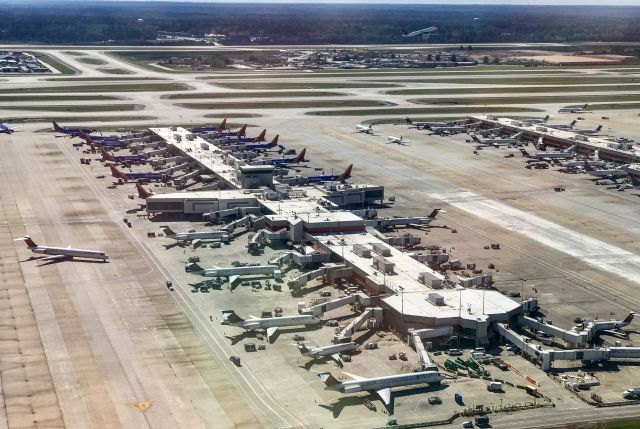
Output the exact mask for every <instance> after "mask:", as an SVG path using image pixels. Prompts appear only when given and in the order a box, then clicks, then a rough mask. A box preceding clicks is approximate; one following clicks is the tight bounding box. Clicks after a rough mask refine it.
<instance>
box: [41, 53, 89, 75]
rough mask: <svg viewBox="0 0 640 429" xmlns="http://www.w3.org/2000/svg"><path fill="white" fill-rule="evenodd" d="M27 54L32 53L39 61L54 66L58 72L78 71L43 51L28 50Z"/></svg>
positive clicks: (73, 72)
mask: <svg viewBox="0 0 640 429" xmlns="http://www.w3.org/2000/svg"><path fill="white" fill-rule="evenodd" d="M29 54H31V55H33V56H34V57H36V58H37V59H39V60H40V61H42V62H43V63H45V64H49V65H50V66H51V67H53V68H55V69H56V70H58V71H59V72H60V74H78V71H77V70H76V69H74V68H72V67H70V66H68V65H67V64H65V63H63V62H62V61H58V60H57V59H56V58H55V57H52V56H51V55H49V54H45V53H43V52H29Z"/></svg>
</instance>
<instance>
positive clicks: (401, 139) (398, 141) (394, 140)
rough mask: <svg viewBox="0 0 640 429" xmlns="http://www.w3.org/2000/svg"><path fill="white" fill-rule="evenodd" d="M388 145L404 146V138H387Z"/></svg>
mask: <svg viewBox="0 0 640 429" xmlns="http://www.w3.org/2000/svg"><path fill="white" fill-rule="evenodd" d="M387 143H396V144H404V141H403V137H402V136H400V137H394V136H387Z"/></svg>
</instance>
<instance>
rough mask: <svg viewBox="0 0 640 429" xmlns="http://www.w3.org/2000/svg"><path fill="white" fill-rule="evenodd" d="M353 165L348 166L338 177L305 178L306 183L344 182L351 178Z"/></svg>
mask: <svg viewBox="0 0 640 429" xmlns="http://www.w3.org/2000/svg"><path fill="white" fill-rule="evenodd" d="M352 169H353V164H349V166H348V167H347V169H346V170H344V173H342V174H339V175H328V176H327V175H321V176H309V177H307V183H322V182H344V181H346V180H347V179H348V178H350V177H351V170H352Z"/></svg>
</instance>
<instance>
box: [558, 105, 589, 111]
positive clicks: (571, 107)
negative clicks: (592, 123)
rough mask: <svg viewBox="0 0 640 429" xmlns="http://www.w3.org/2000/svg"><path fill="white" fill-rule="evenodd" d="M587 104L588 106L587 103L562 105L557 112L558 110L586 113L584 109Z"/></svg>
mask: <svg viewBox="0 0 640 429" xmlns="http://www.w3.org/2000/svg"><path fill="white" fill-rule="evenodd" d="M587 106H588V104H584V105H583V106H582V107H576V106H568V107H562V108H561V109H560V110H559V111H558V112H560V113H588V112H589V111H588V110H586V109H587Z"/></svg>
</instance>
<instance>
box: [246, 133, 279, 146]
mask: <svg viewBox="0 0 640 429" xmlns="http://www.w3.org/2000/svg"><path fill="white" fill-rule="evenodd" d="M279 138H280V135H279V134H278V135H276V136H275V137H274V138H273V140H271V143H255V144H248V145H245V146H244V149H245V150H260V149H272V148H274V147H276V146H278V139H279Z"/></svg>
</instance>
